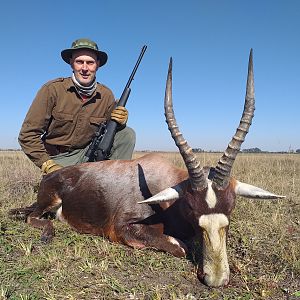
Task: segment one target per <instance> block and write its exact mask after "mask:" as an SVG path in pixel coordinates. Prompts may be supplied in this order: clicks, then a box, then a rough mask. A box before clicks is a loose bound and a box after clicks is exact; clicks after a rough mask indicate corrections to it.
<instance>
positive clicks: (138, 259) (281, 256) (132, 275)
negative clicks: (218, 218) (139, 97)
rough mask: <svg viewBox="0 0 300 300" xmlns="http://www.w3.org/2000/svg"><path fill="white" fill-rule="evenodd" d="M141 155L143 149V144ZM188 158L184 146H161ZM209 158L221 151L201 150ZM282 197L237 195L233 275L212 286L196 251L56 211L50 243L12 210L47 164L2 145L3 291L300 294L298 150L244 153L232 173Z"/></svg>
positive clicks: (9, 295) (28, 197)
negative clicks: (158, 246)
mask: <svg viewBox="0 0 300 300" xmlns="http://www.w3.org/2000/svg"><path fill="white" fill-rule="evenodd" d="M135 155H136V156H140V155H141V153H136V154H135ZM162 155H164V156H166V157H167V158H168V159H170V160H171V161H172V162H173V163H174V164H176V165H178V166H180V167H182V168H183V167H184V164H183V163H182V159H181V157H180V156H179V155H178V154H177V153H162ZM198 155H199V160H200V162H201V164H203V165H207V164H214V163H215V162H216V161H217V160H218V158H219V156H220V154H214V153H200V154H198ZM232 175H234V176H235V177H237V178H238V179H239V180H240V181H244V182H247V183H251V184H254V185H257V186H260V187H262V188H264V189H267V190H269V191H272V192H274V193H277V194H283V195H286V196H287V197H286V199H283V200H249V199H244V198H238V199H237V205H236V209H235V211H234V213H233V215H232V218H231V227H230V232H229V236H228V256H229V265H230V268H231V281H230V285H229V286H228V287H225V288H218V289H217V288H208V287H206V286H204V285H202V284H201V283H200V282H199V281H198V280H197V277H196V267H195V266H194V265H193V263H192V261H191V260H189V259H179V258H175V257H172V256H171V255H169V254H166V253H161V252H157V251H155V250H151V249H146V250H135V249H131V248H128V247H126V246H123V245H118V244H114V243H110V242H109V241H108V240H107V239H105V238H102V237H96V236H91V235H82V234H78V233H76V232H74V231H73V230H72V229H71V228H69V227H68V226H67V225H66V224H62V223H60V222H58V221H56V220H55V221H54V223H55V224H54V226H55V229H56V236H55V238H54V240H53V242H52V243H50V244H43V243H42V242H40V234H41V232H40V231H39V230H38V229H35V228H32V227H31V226H28V225H27V224H25V223H24V222H22V221H18V220H12V219H9V218H8V215H7V213H8V210H9V209H11V208H15V207H20V206H24V205H29V204H31V203H32V202H34V201H35V199H36V188H37V186H38V184H39V180H40V171H39V170H38V169H37V168H36V167H34V166H33V165H32V163H31V162H30V161H29V160H28V159H27V158H25V156H24V155H23V154H22V153H21V152H13V151H12V152H5V151H2V152H0V176H1V181H0V197H1V201H0V214H1V217H0V299H3V300H4V299H14V300H17V299H18V300H19V299H20V300H21V299H22V300H23V299H28V300H29V299H30V300H33V299H34V300H35V299H49V300H50V299H51V300H52V299H60V300H61V299H76V300H77V299H149V300H150V299H153V300H160V299H223V300H227V299H228V300H229V299H230V300H232V299H240V300H246V299H255V300H256V299H275V300H276V299H280V300H281V299H289V300H296V299H300V279H299V278H300V155H296V154H294V155H293V154H239V156H238V157H237V160H236V162H235V165H234V169H233V174H232Z"/></svg>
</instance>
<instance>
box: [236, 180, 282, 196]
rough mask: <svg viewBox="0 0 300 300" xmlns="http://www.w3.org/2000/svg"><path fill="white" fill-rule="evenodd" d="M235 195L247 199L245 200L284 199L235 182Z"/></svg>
mask: <svg viewBox="0 0 300 300" xmlns="http://www.w3.org/2000/svg"><path fill="white" fill-rule="evenodd" d="M235 193H236V195H239V196H243V197H247V198H262V199H279V198H285V196H280V195H275V194H273V193H270V192H268V191H265V190H263V189H261V188H259V187H256V186H254V185H251V184H247V183H243V182H240V181H238V180H237V181H236V186H235Z"/></svg>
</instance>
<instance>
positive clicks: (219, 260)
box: [199, 214, 230, 286]
mask: <svg viewBox="0 0 300 300" xmlns="http://www.w3.org/2000/svg"><path fill="white" fill-rule="evenodd" d="M199 225H200V227H201V229H202V230H203V270H202V272H203V275H204V281H205V283H206V284H207V285H208V286H223V285H226V284H228V282H229V273H230V271H229V265H228V259H227V252H226V227H227V226H228V225H229V220H228V218H227V217H226V216H225V215H224V214H209V215H202V216H201V217H200V218H199Z"/></svg>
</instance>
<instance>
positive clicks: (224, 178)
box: [213, 49, 255, 189]
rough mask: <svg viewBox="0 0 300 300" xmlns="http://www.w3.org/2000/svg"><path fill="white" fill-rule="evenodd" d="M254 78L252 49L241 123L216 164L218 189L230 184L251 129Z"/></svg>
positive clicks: (215, 181)
mask: <svg viewBox="0 0 300 300" xmlns="http://www.w3.org/2000/svg"><path fill="white" fill-rule="evenodd" d="M254 104H255V100H254V78H253V60H252V49H251V50H250V56H249V64H248V77H247V87H246V97H245V105H244V111H243V115H242V118H241V121H240V125H239V127H238V128H237V130H236V133H235V135H234V137H233V138H232V140H231V142H230V143H229V144H228V147H227V149H226V150H225V152H224V154H223V155H222V157H221V159H220V160H219V162H218V164H217V166H216V175H215V177H214V179H213V182H214V185H215V186H216V187H217V188H218V189H224V188H226V186H227V185H228V181H229V176H230V172H231V169H232V166H233V163H234V160H235V158H236V156H237V154H238V152H239V151H240V149H241V145H242V143H243V142H244V140H245V136H246V134H247V133H248V131H249V128H250V125H251V122H252V118H253V116H254V110H255V107H254Z"/></svg>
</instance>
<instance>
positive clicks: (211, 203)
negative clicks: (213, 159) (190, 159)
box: [205, 180, 217, 208]
mask: <svg viewBox="0 0 300 300" xmlns="http://www.w3.org/2000/svg"><path fill="white" fill-rule="evenodd" d="M207 183H208V186H207V193H206V197H205V201H206V203H207V205H208V207H209V208H214V207H215V206H216V203H217V197H216V194H215V192H214V190H213V189H212V187H211V184H212V182H211V180H208V181H207Z"/></svg>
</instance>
